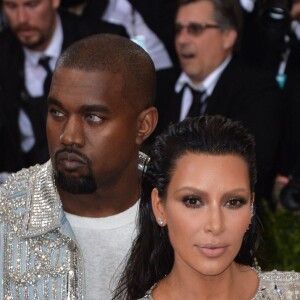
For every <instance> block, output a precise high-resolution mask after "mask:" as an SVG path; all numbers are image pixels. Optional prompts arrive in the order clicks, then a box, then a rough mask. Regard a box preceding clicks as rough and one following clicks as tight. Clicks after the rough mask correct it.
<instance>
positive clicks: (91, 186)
mask: <svg viewBox="0 0 300 300" xmlns="http://www.w3.org/2000/svg"><path fill="white" fill-rule="evenodd" d="M64 152H70V153H76V154H77V155H78V156H79V157H81V159H82V160H83V161H85V164H86V166H87V169H88V172H87V174H86V175H82V176H79V177H78V176H72V175H66V174H65V173H64V172H62V171H59V170H56V171H55V172H54V176H55V180H56V183H57V185H58V186H59V187H60V188H61V189H62V190H64V191H66V192H69V193H72V194H92V193H94V192H95V191H96V190H97V184H96V180H95V178H94V175H93V171H92V162H91V160H90V159H89V158H88V157H87V156H85V155H84V154H83V153H81V152H79V151H76V150H74V149H70V148H65V149H62V150H59V151H57V152H56V153H55V161H57V160H58V157H59V155H60V154H61V153H64ZM56 169H57V168H56Z"/></svg>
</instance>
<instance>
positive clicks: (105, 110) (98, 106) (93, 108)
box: [48, 97, 111, 113]
mask: <svg viewBox="0 0 300 300" xmlns="http://www.w3.org/2000/svg"><path fill="white" fill-rule="evenodd" d="M48 105H56V106H58V107H60V108H64V106H63V104H62V103H61V102H60V101H59V100H57V99H55V98H52V97H48ZM80 110H81V111H83V112H88V111H99V112H103V113H110V112H111V111H110V110H109V108H108V107H107V106H105V105H101V104H90V105H88V104H85V105H82V107H81V108H80Z"/></svg>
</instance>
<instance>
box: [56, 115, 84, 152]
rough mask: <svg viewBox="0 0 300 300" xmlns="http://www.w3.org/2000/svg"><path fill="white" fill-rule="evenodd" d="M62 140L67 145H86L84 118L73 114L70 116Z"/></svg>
mask: <svg viewBox="0 0 300 300" xmlns="http://www.w3.org/2000/svg"><path fill="white" fill-rule="evenodd" d="M60 142H61V143H62V144H63V145H65V146H77V147H83V146H84V143H85V136H84V126H83V120H82V119H81V118H80V117H79V116H71V117H69V118H68V120H67V121H66V123H65V126H64V129H63V132H62V134H61V136H60Z"/></svg>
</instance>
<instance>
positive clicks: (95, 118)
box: [87, 115, 103, 123]
mask: <svg viewBox="0 0 300 300" xmlns="http://www.w3.org/2000/svg"><path fill="white" fill-rule="evenodd" d="M87 120H88V121H89V122H93V123H101V122H102V121H103V118H101V117H99V116H98V115H88V116H87Z"/></svg>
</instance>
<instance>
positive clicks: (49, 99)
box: [47, 97, 63, 107]
mask: <svg viewBox="0 0 300 300" xmlns="http://www.w3.org/2000/svg"><path fill="white" fill-rule="evenodd" d="M47 104H48V105H49V104H52V105H56V106H59V107H63V105H62V104H61V102H60V101H58V100H57V99H55V98H52V97H48V99H47Z"/></svg>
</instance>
